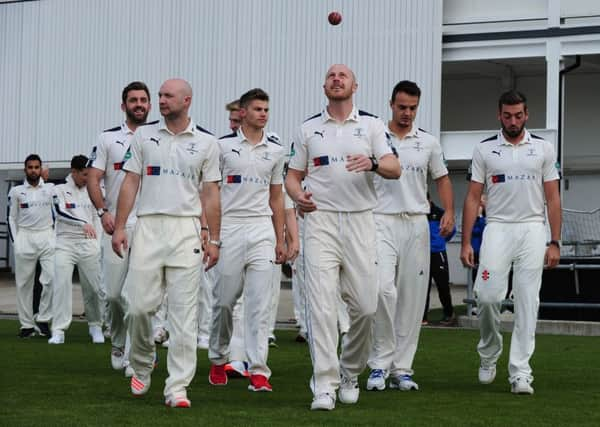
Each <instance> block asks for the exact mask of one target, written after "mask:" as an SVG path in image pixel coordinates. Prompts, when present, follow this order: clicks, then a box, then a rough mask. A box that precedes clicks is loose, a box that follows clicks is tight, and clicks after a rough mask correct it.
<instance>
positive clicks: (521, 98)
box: [498, 89, 527, 111]
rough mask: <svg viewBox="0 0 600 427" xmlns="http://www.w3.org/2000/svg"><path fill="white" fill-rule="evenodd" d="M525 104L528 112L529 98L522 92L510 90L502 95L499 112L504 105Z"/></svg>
mask: <svg viewBox="0 0 600 427" xmlns="http://www.w3.org/2000/svg"><path fill="white" fill-rule="evenodd" d="M517 104H523V106H524V107H525V110H527V98H526V97H525V95H523V94H522V93H521V92H519V91H517V90H514V89H512V90H509V91H507V92H504V93H503V94H502V95H500V98H499V99H498V111H500V110H502V106H503V105H517Z"/></svg>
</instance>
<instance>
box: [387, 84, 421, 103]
mask: <svg viewBox="0 0 600 427" xmlns="http://www.w3.org/2000/svg"><path fill="white" fill-rule="evenodd" d="M399 92H404V93H407V94H409V95H410V96H416V97H417V98H421V89H420V88H419V86H417V84H416V83H415V82H411V81H410V80H402V81H401V82H398V83H397V84H396V86H394V90H392V99H390V101H392V102H394V100H395V99H396V95H398V93H399Z"/></svg>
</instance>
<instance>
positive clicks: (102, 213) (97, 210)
mask: <svg viewBox="0 0 600 427" xmlns="http://www.w3.org/2000/svg"><path fill="white" fill-rule="evenodd" d="M106 212H108V209H106V208H100V209H96V213H97V214H98V216H99V217H100V218H102V215H104V214H105V213H106Z"/></svg>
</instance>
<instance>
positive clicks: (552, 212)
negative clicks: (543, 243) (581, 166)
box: [546, 181, 562, 240]
mask: <svg viewBox="0 0 600 427" xmlns="http://www.w3.org/2000/svg"><path fill="white" fill-rule="evenodd" d="M546 204H547V209H548V223H549V224H550V236H551V237H550V239H551V240H560V235H561V228H562V210H561V205H560V193H559V192H558V181H556V189H554V188H551V190H550V191H546Z"/></svg>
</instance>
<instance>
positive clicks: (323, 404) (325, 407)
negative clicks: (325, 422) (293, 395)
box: [310, 393, 335, 411]
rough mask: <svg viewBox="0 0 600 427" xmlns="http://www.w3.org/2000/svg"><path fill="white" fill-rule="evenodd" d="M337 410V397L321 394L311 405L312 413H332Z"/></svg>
mask: <svg viewBox="0 0 600 427" xmlns="http://www.w3.org/2000/svg"><path fill="white" fill-rule="evenodd" d="M333 409H335V396H333V395H331V394H329V393H321V394H319V395H317V396H315V397H314V398H313V401H312V403H311V405H310V410H311V411H332V410H333Z"/></svg>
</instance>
